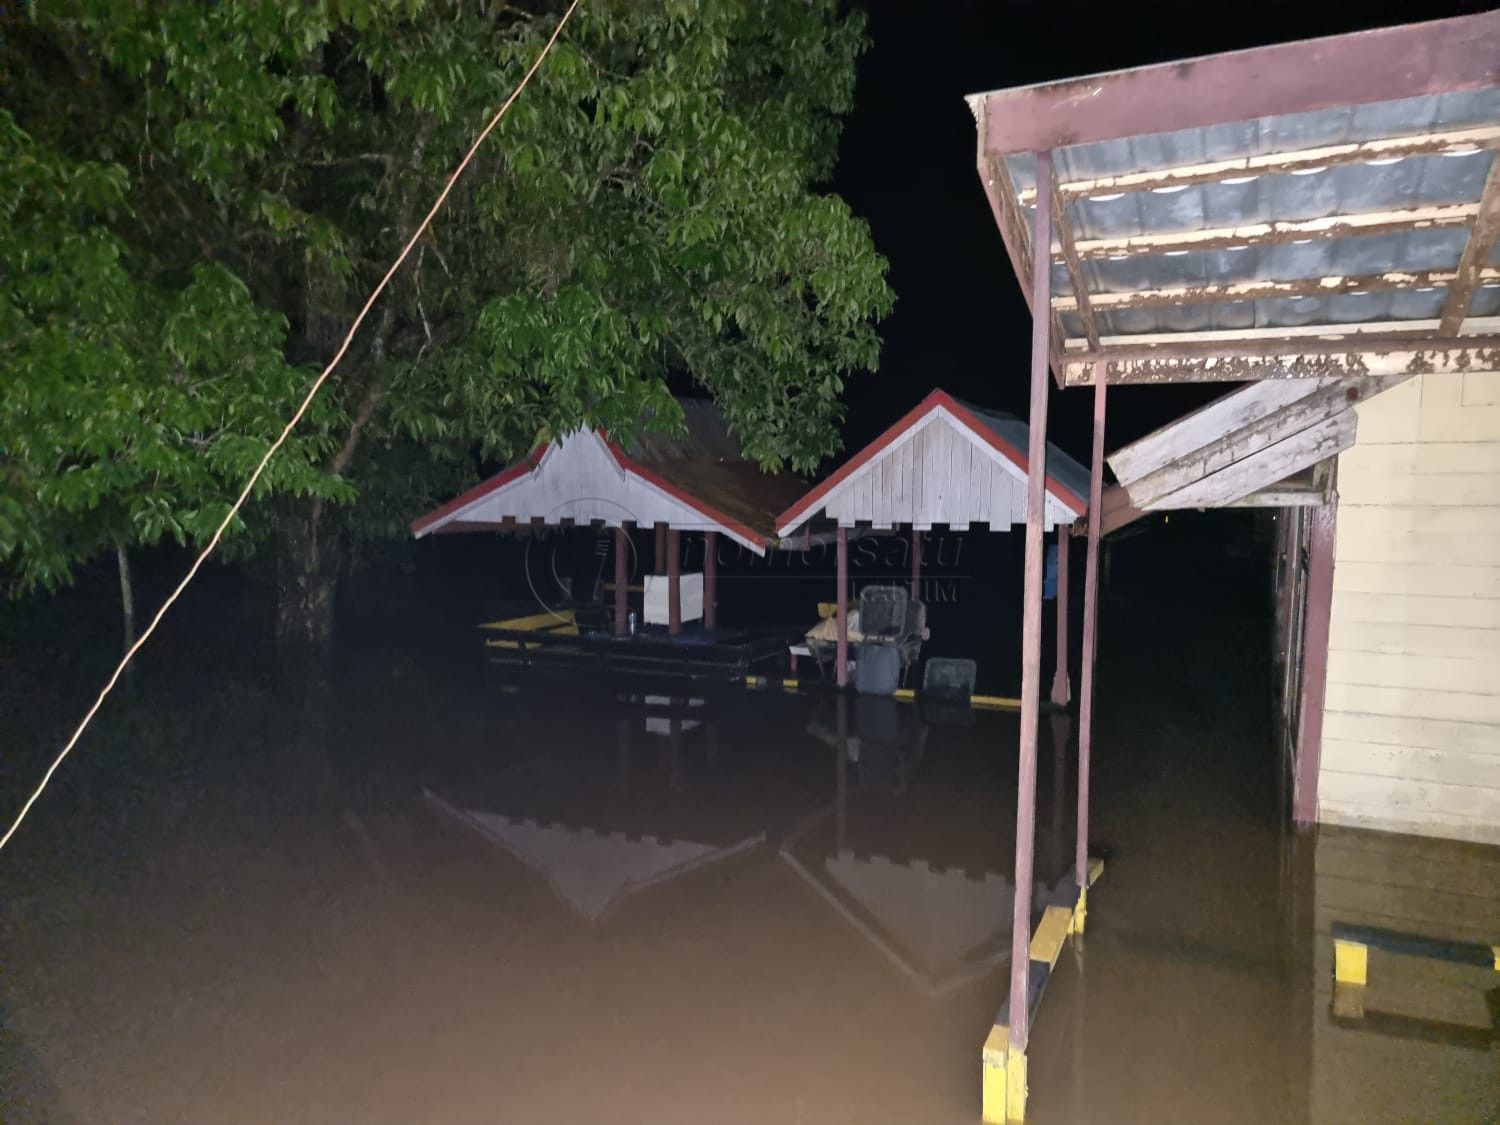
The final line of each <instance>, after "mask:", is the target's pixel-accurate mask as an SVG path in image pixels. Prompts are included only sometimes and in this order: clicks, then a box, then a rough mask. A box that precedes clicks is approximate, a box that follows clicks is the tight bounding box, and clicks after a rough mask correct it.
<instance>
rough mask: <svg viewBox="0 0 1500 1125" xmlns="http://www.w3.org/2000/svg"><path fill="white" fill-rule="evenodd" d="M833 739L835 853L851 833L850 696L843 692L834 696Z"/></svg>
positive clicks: (841, 849)
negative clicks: (834, 734) (835, 735)
mask: <svg viewBox="0 0 1500 1125" xmlns="http://www.w3.org/2000/svg"><path fill="white" fill-rule="evenodd" d="M833 705H834V708H835V712H834V714H835V718H834V724H835V726H834V730H835V732H836V734H837V737H836V738H835V739H834V741H833V756H834V774H833V802H834V803H833V809H834V813H833V816H834V837H833V841H834V854H835V855H837V854H838V852H841V851H843V850H844V843H845V841H846V839H847V838H848V835H849V697H848V696H847V695H844V694H843V693H842V692H841V693H840V694H839V695H837V696H835V697H834V701H833Z"/></svg>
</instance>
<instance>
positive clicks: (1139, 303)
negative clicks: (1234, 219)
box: [1052, 161, 1500, 335]
mask: <svg viewBox="0 0 1500 1125" xmlns="http://www.w3.org/2000/svg"><path fill="white" fill-rule="evenodd" d="M1496 163H1497V164H1500V161H1496ZM1458 276H1459V275H1458V272H1457V271H1455V270H1419V271H1415V272H1402V271H1392V272H1390V273H1378V274H1364V275H1361V276H1353V277H1310V278H1303V279H1301V280H1298V281H1235V282H1230V283H1228V284H1223V285H1182V286H1174V287H1170V288H1164V289H1140V290H1134V291H1130V292H1124V293H1090V294H1088V301H1089V305H1090V307H1091V308H1092V310H1093V311H1094V312H1112V311H1114V310H1115V309H1149V308H1161V307H1164V306H1175V305H1208V304H1223V303H1226V302H1230V301H1268V300H1274V299H1276V298H1278V297H1333V296H1338V295H1341V294H1350V295H1358V294H1361V293H1385V292H1391V291H1394V290H1420V289H1439V288H1442V287H1444V286H1448V285H1451V284H1453V282H1454V280H1455V279H1456V278H1457V277H1458ZM1475 280H1476V283H1477V284H1480V285H1482V284H1486V283H1488V282H1500V269H1495V268H1493V267H1482V268H1480V269H1479V270H1478V271H1477V274H1476V278H1475ZM1052 307H1053V308H1054V309H1056V310H1057V311H1058V312H1076V311H1077V310H1078V302H1077V301H1075V300H1074V299H1073V298H1072V297H1054V298H1052ZM1448 335H1453V333H1452V332H1450V333H1448Z"/></svg>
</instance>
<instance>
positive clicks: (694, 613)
mask: <svg viewBox="0 0 1500 1125" xmlns="http://www.w3.org/2000/svg"><path fill="white" fill-rule="evenodd" d="M678 581H679V582H680V583H681V584H682V585H681V597H682V619H683V621H701V620H702V619H703V572H702V571H686V572H684V573H683V574H682V576H681V577H680V578H679V579H678ZM667 588H668V584H667V576H666V575H665V574H648V575H646V624H647V625H668V624H670V623H671V622H670V621H669V620H668V613H669V612H670V609H669V606H670V603H669V602H668V600H667Z"/></svg>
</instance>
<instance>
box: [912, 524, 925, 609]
mask: <svg viewBox="0 0 1500 1125" xmlns="http://www.w3.org/2000/svg"><path fill="white" fill-rule="evenodd" d="M911 598H912V601H921V600H922V532H921V531H920V530H919V529H918V528H917V527H916V526H915V525H913V526H912V529H911Z"/></svg>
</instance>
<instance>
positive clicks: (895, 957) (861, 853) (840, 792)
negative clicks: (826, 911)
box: [780, 696, 1059, 996]
mask: <svg viewBox="0 0 1500 1125" xmlns="http://www.w3.org/2000/svg"><path fill="white" fill-rule="evenodd" d="M964 712H965V714H966V715H967V716H968V719H967V720H966V721H965V720H961V721H960V722H961V725H964V726H967V725H970V724H971V722H972V712H968V710H967V708H965V709H964ZM851 719H852V723H851ZM808 731H809V733H811V734H813V735H814V736H816V737H817V738H818V739H819V740H820V741H821V742H823V743H824V744H825V745H827V746H829V747H830V748H831V749H832V751H833V761H834V785H833V790H834V796H833V801H832V803H831V804H830V805H829V806H828V807H827V808H825V809H823V810H820V811H819V812H818V813H816V814H815V815H814V816H813V817H812V818H810V819H809V820H808V821H807V822H806V823H805V824H804V825H803V826H801V827H800V828H799V829H798V830H797V831H796V832H795V833H793V834H792V835H791V836H790V837H788V838H787V840H786V841H785V842H784V843H783V844H782V847H781V849H780V855H781V859H782V860H783V861H784V862H785V863H786V864H787V866H788V867H790V868H791V869H792V870H793V871H794V872H796V874H797V876H798V877H799V878H800V879H801V880H802V881H803V882H804V883H805V884H806V885H807V886H808V887H809V888H810V889H811V890H812V891H813V892H814V893H815V894H817V895H818V897H819V898H820V899H822V901H823V902H825V903H826V904H827V905H828V906H829V907H830V908H831V909H832V910H833V911H834V912H835V913H836V914H837V915H838V916H839V917H841V918H843V920H844V921H845V922H847V923H848V924H849V926H850V927H852V929H853V930H854V932H856V933H857V934H859V935H860V936H861V937H862V938H864V939H865V940H866V941H867V942H869V944H870V945H871V946H872V947H873V948H874V949H875V950H877V951H878V952H879V953H880V954H881V955H882V956H883V957H884V958H885V959H886V960H888V961H889V962H890V963H891V964H892V965H894V966H895V967H896V968H897V969H898V970H900V971H901V972H902V973H904V974H905V975H906V976H908V977H909V978H911V980H912V981H914V982H915V983H916V984H917V985H918V986H919V988H920V989H921V990H922V991H923V992H925V993H926V994H928V995H932V996H936V995H941V994H943V993H946V992H949V991H951V990H953V989H955V988H958V987H960V986H962V985H963V984H965V983H968V982H970V981H972V980H975V979H976V978H979V977H983V976H985V975H987V974H988V973H989V972H991V971H992V970H994V969H995V968H997V967H999V966H1000V965H1003V964H1006V963H1008V961H1009V960H1010V932H1011V911H1012V907H1013V904H1014V900H1015V891H1014V888H1013V885H1012V883H1011V881H1010V879H1009V878H1007V877H1006V875H1005V874H1003V873H1002V871H1001V870H1000V869H999V861H1000V860H1001V858H1002V857H1003V853H1001V855H997V854H996V853H995V851H994V850H993V849H992V848H989V849H987V848H985V847H983V846H982V844H980V845H979V846H974V845H975V844H976V842H979V841H983V840H984V833H983V832H975V831H974V830H973V829H974V827H975V826H973V825H965V824H963V823H962V816H959V817H958V818H954V817H953V816H951V815H942V814H939V815H932V814H933V813H934V812H935V811H936V810H933V809H931V808H929V807H927V806H926V803H925V802H923V801H921V800H920V799H914V800H902V799H901V798H903V797H906V796H908V795H909V793H910V792H911V790H912V788H913V785H914V782H915V781H916V776H915V775H916V774H917V773H918V771H919V770H920V768H921V766H922V762H923V758H924V756H925V754H926V750H927V745H928V738H929V733H930V728H929V724H928V722H927V716H926V715H925V714H924V712H923V711H922V710H921V709H920V708H918V707H914V706H904V705H902V704H900V703H898V702H897V701H896V700H894V699H890V698H887V697H878V696H856V697H855V698H854V699H853V700H850V699H847V698H844V697H839V698H837V699H834V700H831V701H828V704H827V705H826V706H822V707H818V708H816V709H815V710H814V711H813V714H812V717H811V719H810V720H809V723H808ZM944 749H945V750H946V749H949V748H948V747H946V746H945V747H944ZM969 811H970V813H971V814H972V813H977V812H979V811H980V810H977V809H970V810H969ZM1054 811H1059V810H1054ZM987 819H988V820H991V821H993V819H994V816H993V810H991V811H990V815H989V816H988V817H987ZM955 841H957V842H958V844H957V847H955V846H954V844H955ZM893 842H896V843H898V847H897V848H894V849H893V848H892V847H891V846H890V845H891V844H892V843H893ZM965 844H968V845H969V846H967V847H966V846H965ZM935 859H936V860H937V862H938V864H939V865H938V866H934V860H935ZM945 863H946V864H947V865H944V864H945ZM1034 897H1036V898H1037V899H1038V900H1040V899H1041V898H1043V897H1045V892H1042V893H1040V894H1038V895H1036V896H1034Z"/></svg>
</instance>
